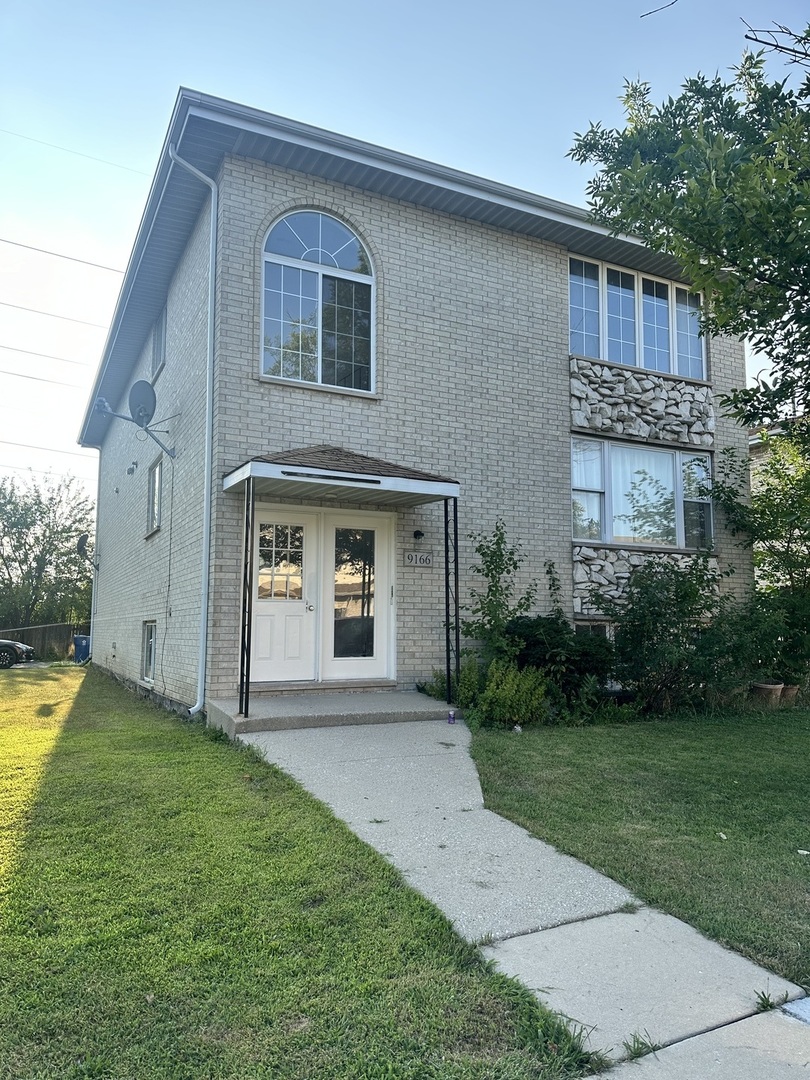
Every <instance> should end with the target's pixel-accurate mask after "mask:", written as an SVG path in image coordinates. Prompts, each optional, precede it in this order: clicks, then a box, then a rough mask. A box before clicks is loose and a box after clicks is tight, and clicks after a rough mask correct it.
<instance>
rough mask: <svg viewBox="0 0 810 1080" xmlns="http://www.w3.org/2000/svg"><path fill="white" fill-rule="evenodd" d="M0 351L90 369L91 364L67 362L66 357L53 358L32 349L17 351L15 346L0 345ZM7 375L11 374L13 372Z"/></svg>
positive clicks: (76, 361) (83, 361) (90, 362)
mask: <svg viewBox="0 0 810 1080" xmlns="http://www.w3.org/2000/svg"><path fill="white" fill-rule="evenodd" d="M0 349H5V350H6V352H18V353H25V355H26V356H41V357H42V359H43V360H61V361H62V363H63V364H77V365H78V366H79V367H92V364H93V361H92V360H91V361H89V362H88V361H86V360H68V358H67V357H66V356H53V355H52V354H51V353H46V352H34V350H33V349H18V348H17V346H16V345H0ZM0 370H2V369H0ZM7 374H13V372H8V373H7Z"/></svg>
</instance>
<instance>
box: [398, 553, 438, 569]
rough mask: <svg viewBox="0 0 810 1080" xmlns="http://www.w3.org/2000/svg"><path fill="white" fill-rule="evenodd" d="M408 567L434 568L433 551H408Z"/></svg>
mask: <svg viewBox="0 0 810 1080" xmlns="http://www.w3.org/2000/svg"><path fill="white" fill-rule="evenodd" d="M405 565H406V566H433V552H432V551H406V552H405Z"/></svg>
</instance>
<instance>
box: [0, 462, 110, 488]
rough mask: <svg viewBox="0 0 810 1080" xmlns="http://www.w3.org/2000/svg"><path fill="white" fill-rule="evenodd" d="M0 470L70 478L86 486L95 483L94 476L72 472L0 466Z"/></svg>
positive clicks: (25, 466)
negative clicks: (78, 474) (77, 474)
mask: <svg viewBox="0 0 810 1080" xmlns="http://www.w3.org/2000/svg"><path fill="white" fill-rule="evenodd" d="M0 469H11V470H12V471H13V472H23V473H27V472H32V473H39V474H40V475H41V476H72V477H73V479H74V480H82V481H83V482H84V483H86V484H93V483H95V482H96V479H97V477H95V476H76V474H75V473H72V472H63V473H54V472H53V471H52V470H51V469H33V468H32V467H31V466H30V465H0Z"/></svg>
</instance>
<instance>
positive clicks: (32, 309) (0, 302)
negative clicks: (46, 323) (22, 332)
mask: <svg viewBox="0 0 810 1080" xmlns="http://www.w3.org/2000/svg"><path fill="white" fill-rule="evenodd" d="M0 305H2V306H3V307H10V308H15V309H16V310H17V311H30V312H31V313H32V314H34V315H47V316H48V318H49V319H64V320H65V322H75V323H80V324H81V325H82V326H95V327H97V328H98V329H99V330H107V329H108V327H106V326H105V325H104V323H97V322H86V321H85V320H84V319H73V318H71V316H70V315H56V314H54V312H52V311H43V310H42V309H41V308H35V307H23V305H22V304H9V303H8V302H7V301H5V300H0Z"/></svg>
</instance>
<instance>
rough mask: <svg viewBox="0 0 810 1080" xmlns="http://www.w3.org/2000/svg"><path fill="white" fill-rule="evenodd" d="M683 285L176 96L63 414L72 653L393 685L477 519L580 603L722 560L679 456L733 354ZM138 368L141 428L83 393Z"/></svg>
mask: <svg viewBox="0 0 810 1080" xmlns="http://www.w3.org/2000/svg"><path fill="white" fill-rule="evenodd" d="M212 219H213V220H212ZM698 305H699V298H698V297H697V296H695V295H694V294H693V293H691V292H690V290H689V287H688V285H686V284H684V283H683V282H682V281H680V280H679V275H678V268H677V266H676V265H675V264H674V263H673V262H672V261H671V260H670V259H668V258H664V257H662V256H660V255H656V254H653V253H651V252H650V251H648V250H647V249H645V248H644V247H643V246H642V245H641V244H640V243H638V242H636V241H635V240H633V239H632V238H627V237H619V238H615V237H611V236H610V235H608V234H607V232H606V231H605V230H604V229H602V228H600V227H598V226H595V225H594V224H592V223H591V222H590V221H589V219H588V216H587V214H586V212H585V211H583V210H580V209H578V208H575V207H571V206H567V205H565V204H562V203H559V202H554V201H551V200H549V199H544V198H541V197H540V196H536V195H532V194H529V193H527V192H524V191H519V190H516V189H514V188H509V187H505V186H504V185H501V184H497V183H494V182H492V181H489V180H483V179H480V178H478V177H474V176H469V175H466V174H464V173H460V172H457V171H455V170H453V169H449V168H446V167H444V166H440V165H434V164H430V163H427V162H424V161H419V160H416V159H414V158H411V157H408V156H406V155H403V154H398V153H395V152H392V151H390V150H385V149H382V148H380V147H376V146H371V145H368V144H366V143H361V142H358V141H356V140H353V139H349V138H346V137H344V136H340V135H334V134H332V133H329V132H325V131H321V130H318V129H315V128H312V127H308V126H306V125H304V124H300V123H297V122H294V121H290V120H285V119H282V118H279V117H276V116H272V115H269V114H267V113H263V112H260V111H257V110H255V109H251V108H246V107H243V106H240V105H235V104H232V103H230V102H226V101H222V100H219V99H216V98H211V97H208V96H206V95H203V94H199V93H193V92H191V91H186V90H182V91H181V92H180V94H179V97H178V100H177V104H176V107H175V110H174V114H173V117H172V120H171V124H170V127H169V132H168V135H167V138H166V143H165V145H164V150H163V153H162V154H161V157H160V161H159V163H158V167H157V172H156V175H155V180H154V183H153V185H152V189H151V192H150V195H149V200H148V203H147V206H146V210H145V212H144V216H143V221H142V224H141V228H140V231H139V233H138V237H137V239H136V242H135V247H134V250H133V254H132V257H131V260H130V264H129V267H128V270H127V273H126V277H125V280H124V284H123V288H122V291H121V298H120V300H119V304H118V308H117V309H116V312H115V316H114V319H113V324H112V328H111V331H110V335H109V339H108V342H107V345H106V348H105V352H104V356H103V360H102V363H101V367H100V371H99V374H98V377H97V379H96V383H95V386H94V388H93V393H92V397H91V399H90V402H89V405H88V409H87V413H86V416H85V419H84V424H83V427H82V431H81V437H80V438H81V443H82V445H84V446H94V447H98V448H99V449H100V451H101V461H100V480H99V493H98V534H97V539H96V545H95V558H96V562H97V573H96V581H95V599H94V610H93V660H94V662H95V663H96V664H98V665H100V666H101V667H102V668H105V669H108V670H109V671H111V672H113V673H115V674H116V675H118V676H119V677H121V678H124V679H126V680H129V681H131V682H132V683H135V684H138V685H139V686H141V687H143V688H145V689H146V690H147V691H150V692H154V694H155V695H156V696H159V697H162V698H164V699H166V700H167V701H169V702H172V703H176V704H182V705H185V706H189V707H191V709H192V711H197V710H199V709H200V708H202V707H204V704H205V702H206V701H207V700H214V699H218V698H225V697H233V696H234V695H235V694H236V693H237V691H238V689H239V688H240V683H241V687H242V689H243V690H244V689H246V688H247V686H248V685H249V684H251V685H252V686H253V689H254V691H255V690H257V689H266V688H268V687H269V688H276V689H278V688H282V687H283V688H302V687H303V688H312V687H315V686H317V687H319V688H338V689H341V688H343V689H345V688H349V687H352V688H356V687H363V688H369V687H382V688H386V687H398V688H400V689H405V688H413V687H414V686H415V684H416V682H417V681H422V680H425V679H426V678H429V677H430V676H431V674H432V672H433V670H434V669H436V668H438V669H443V668H444V667H445V665H446V662H447V655H448V649H449V651H450V655H451V660H452V662H455V658H456V655H457V642H456V641H455V639H454V636H453V635H452V634H451V635H448V633H447V623H448V621H449V622H451V623H452V622H453V619H454V610H453V609H454V604H455V602H456V600H460V601H461V603H462V604H463V603H464V602H465V599H466V598H468V597H469V589H470V586H471V585H472V584H474V583H478V584H480V581H481V579H480V577H477V576H476V575H474V574H473V573H472V572H471V570H470V567H471V564H472V563H473V562H474V559H475V556H474V553H473V549H472V542H471V541H470V539H469V534H470V533H479V534H480V533H484V534H488V533H491V531H492V529H493V527H494V524H495V522H496V520H497V519H498V518H501V519H503V521H504V523H505V527H506V532H507V536H508V539H509V541H510V542H515V543H519V544H520V545H521V546H522V549H523V552H524V554H525V557H526V560H525V563H524V564H523V567H522V580H523V583H524V584H528V582H529V580H530V579H532V578H541V579H542V578H543V567H544V563H545V562H546V560H551V561H552V562H553V563H554V565H555V567H556V570H557V573H558V575H559V577H560V579H561V581H562V585H563V594H564V601H565V604H566V605H567V606H568V610H569V611H570V614H571V617H572V619H575V620H577V621H578V622H579V623H581V624H582V625H583V626H588V625H589V624H590V622H591V621H592V619H593V617H594V614H595V613H594V612H593V610H592V608H591V606H590V604H589V599H588V598H589V593H590V588H591V586H592V585H597V586H599V587H600V588H604V589H608V590H614V591H615V590H616V589H620V588H621V586H622V583H623V582H624V581H626V578H627V575H628V574H629V573H630V570H631V568H632V566H633V565H634V564H636V563H638V562H639V561H640V560H642V559H643V558H645V557H646V556H647V555H648V554H649V553H650V552H667V553H670V554H671V555H672V556H673V557H685V556H686V555H687V554H688V553H689V552H691V551H694V550H695V549H697V548H702V547H705V546H707V545H709V544H711V543H712V542H714V545H715V550H716V556H717V558H718V559H719V560H720V561H721V562H723V563H725V562H730V561H734V562H736V563H737V565H738V566H739V563H740V560H741V559H742V558H744V556H743V555H741V553H740V551H739V549H738V548H736V547H735V546H734V544H733V542H732V541H731V540H730V539H728V538H727V537H725V536H723V535H718V536H714V537H712V514H711V507H710V506H709V504H708V503H706V502H705V501H704V500H703V499H702V498H701V497H700V495H699V488H698V485H697V481H698V480H699V479H701V478H703V477H705V476H706V475H710V473H711V468H712V459H713V456H714V455H715V454H716V453H717V451H718V450H719V449H720V448H722V447H725V446H730V445H733V446H736V447H738V449H739V451H740V452H741V453H744V452H745V448H746V433H745V432H744V431H743V430H741V429H738V428H736V427H735V425H734V424H733V423H732V422H731V421H730V420H728V419H725V418H724V417H723V416H722V415H721V414H720V413H719V411H718V410H717V408H716V406H715V404H714V400H715V395H716V393H717V392H718V391H719V392H723V391H728V390H729V389H731V388H732V387H734V386H738V385H742V383H743V380H744V358H743V350H742V347H741V345H740V344H739V343H738V342H736V341H733V340H729V339H715V340H711V341H703V340H702V339H701V338H700V337H699V335H698V332H697V321H696V317H695V316H696V312H697V309H698ZM144 383H149V384H151V386H152V387H153V388H154V394H155V397H156V401H157V411H156V412H155V415H154V417H153V419H152V423H151V428H152V433H153V436H155V437H150V435H149V433H148V432H147V431H146V430H143V429H141V428H139V427H138V426H136V425H135V424H133V423H127V422H126V421H125V420H123V419H117V418H115V416H113V415H111V413H115V414H119V416H127V415H128V404H127V403H128V401H130V392H131V389H132V387H133V385H135V384H137V385H136V391H135V400H134V401H130V404H131V406H132V408H133V409H134V410H135V412H136V413H137V411H138V409H139V408H142V409H144V410H145V412H144V413H143V414H142V415H141V420H142V422H145V421H148V416H149V412H150V409H149V402H148V394H147V395H146V398H147V400H146V401H145V403H144V387H143V384H144ZM147 390H148V387H147ZM100 399H103V400H104V401H105V402H107V403H108V405H107V407H105V406H104V405H100V404H99V401H100ZM169 451H170V452H171V453H169ZM572 493H573V494H572ZM572 505H573V515H572ZM572 522H573V531H572ZM748 580H750V570H749V568H747V567H742V568H741V572H740V573H738V574H736V575H735V576H734V578H733V579H732V581H733V583H734V587H735V588H742V587H743V586H744V585H745V583H746V582H747V581H748ZM545 599H546V598H545V597H542V596H541V597H540V598H539V601H538V603H539V604H540V609H541V610H542V609H543V608H545V607H547V606H548V605H547V603H546V602H545ZM666 617H667V615H666V612H662V618H666Z"/></svg>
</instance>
